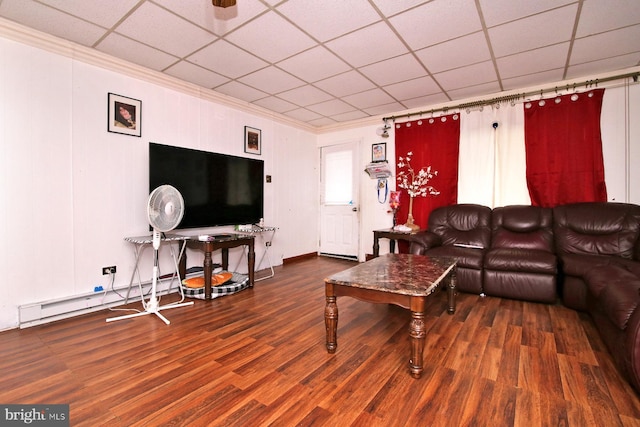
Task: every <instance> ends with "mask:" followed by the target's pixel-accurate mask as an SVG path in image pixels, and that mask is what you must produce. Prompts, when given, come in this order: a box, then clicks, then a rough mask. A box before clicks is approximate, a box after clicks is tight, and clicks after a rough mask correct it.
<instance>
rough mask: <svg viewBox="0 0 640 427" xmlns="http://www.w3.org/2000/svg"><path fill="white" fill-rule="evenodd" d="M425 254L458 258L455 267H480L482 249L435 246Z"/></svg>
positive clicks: (478, 268) (477, 268)
mask: <svg viewBox="0 0 640 427" xmlns="http://www.w3.org/2000/svg"><path fill="white" fill-rule="evenodd" d="M426 255H428V256H434V257H452V258H456V259H457V260H458V262H457V264H456V265H457V267H458V268H460V267H466V268H473V269H476V270H480V269H482V257H483V251H481V250H478V249H473V248H461V247H458V246H436V247H435V248H431V249H429V250H428V251H427V253H426Z"/></svg>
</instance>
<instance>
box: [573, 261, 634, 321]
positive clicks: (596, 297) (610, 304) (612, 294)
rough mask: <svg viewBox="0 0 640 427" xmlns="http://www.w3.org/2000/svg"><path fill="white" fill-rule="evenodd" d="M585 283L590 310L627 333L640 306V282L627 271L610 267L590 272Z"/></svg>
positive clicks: (597, 268) (617, 267) (613, 266)
mask: <svg viewBox="0 0 640 427" xmlns="http://www.w3.org/2000/svg"><path fill="white" fill-rule="evenodd" d="M585 281H586V282H587V287H588V289H589V296H588V300H589V306H590V307H589V309H590V310H598V311H600V312H601V313H603V314H604V315H605V316H606V317H607V318H608V319H609V320H610V321H611V323H613V324H614V325H615V326H616V327H617V328H618V329H620V330H624V329H626V327H627V323H628V321H629V318H630V317H631V315H632V314H633V312H634V311H635V309H636V308H637V307H638V303H640V278H639V277H638V276H636V275H635V274H633V273H631V272H630V271H629V270H627V269H625V268H622V267H619V266H615V265H609V266H602V267H596V268H593V269H591V270H590V271H589V272H588V273H587V274H586V275H585Z"/></svg>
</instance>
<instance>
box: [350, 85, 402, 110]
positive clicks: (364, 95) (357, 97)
mask: <svg viewBox="0 0 640 427" xmlns="http://www.w3.org/2000/svg"><path fill="white" fill-rule="evenodd" d="M342 99H343V100H344V101H345V102H347V103H349V104H351V105H353V106H354V107H357V108H367V107H376V106H378V105H383V104H389V103H391V102H394V99H393V98H392V97H391V96H389V94H387V93H385V92H384V91H383V90H381V89H371V90H368V91H366V92H360V93H356V94H354V95H349V96H345V97H343V98H342Z"/></svg>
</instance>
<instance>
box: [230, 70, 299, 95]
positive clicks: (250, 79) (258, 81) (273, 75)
mask: <svg viewBox="0 0 640 427" xmlns="http://www.w3.org/2000/svg"><path fill="white" fill-rule="evenodd" d="M239 80H240V81H241V82H242V83H245V84H247V85H249V86H253V87H256V88H258V87H259V88H261V89H262V90H263V91H265V92H268V93H270V94H274V93H280V92H284V91H285V90H289V89H293V88H296V87H299V86H302V85H304V82H303V81H302V80H300V79H298V78H296V77H293V76H292V75H291V74H289V73H285V72H284V71H282V70H280V69H278V68H276V67H267V68H263V69H262V70H259V71H256V72H255V73H251V74H249V75H248V76H244V77H242V78H240V79H239Z"/></svg>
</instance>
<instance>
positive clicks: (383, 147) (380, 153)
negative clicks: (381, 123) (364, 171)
mask: <svg viewBox="0 0 640 427" xmlns="http://www.w3.org/2000/svg"><path fill="white" fill-rule="evenodd" d="M385 160H387V143H386V142H380V143H378V144H373V145H371V161H372V162H384V161H385Z"/></svg>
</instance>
